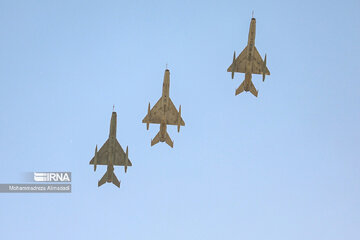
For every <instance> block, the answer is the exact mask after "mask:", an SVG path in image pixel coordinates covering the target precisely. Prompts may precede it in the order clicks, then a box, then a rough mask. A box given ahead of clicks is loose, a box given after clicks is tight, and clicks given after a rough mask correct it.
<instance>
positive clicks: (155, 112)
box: [142, 97, 164, 124]
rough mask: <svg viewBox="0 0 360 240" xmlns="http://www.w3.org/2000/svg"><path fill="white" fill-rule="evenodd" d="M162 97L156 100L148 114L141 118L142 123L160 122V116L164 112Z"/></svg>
mask: <svg viewBox="0 0 360 240" xmlns="http://www.w3.org/2000/svg"><path fill="white" fill-rule="evenodd" d="M161 101H162V97H161V98H160V99H159V100H158V101H157V103H156V104H155V105H154V106H153V107H152V109H151V110H150V116H149V114H147V115H146V116H145V118H144V119H143V120H142V122H143V123H147V122H150V123H159V124H160V123H161V119H162V116H163V114H164V107H163V105H162V102H161Z"/></svg>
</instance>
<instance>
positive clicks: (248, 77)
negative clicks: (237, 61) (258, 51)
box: [244, 18, 256, 92]
mask: <svg viewBox="0 0 360 240" xmlns="http://www.w3.org/2000/svg"><path fill="white" fill-rule="evenodd" d="M255 33H256V19H255V18H252V19H251V22H250V28H249V37H248V45H247V53H246V54H247V57H246V58H247V63H246V67H245V69H246V71H245V84H244V90H245V91H247V92H248V91H250V83H251V78H252V75H251V73H252V63H253V60H252V59H253V55H254V47H255Z"/></svg>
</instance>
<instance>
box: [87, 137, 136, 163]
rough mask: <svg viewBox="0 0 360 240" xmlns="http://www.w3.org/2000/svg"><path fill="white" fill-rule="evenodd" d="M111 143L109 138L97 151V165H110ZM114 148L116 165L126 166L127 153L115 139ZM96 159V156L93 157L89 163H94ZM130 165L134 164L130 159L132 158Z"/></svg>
mask: <svg viewBox="0 0 360 240" xmlns="http://www.w3.org/2000/svg"><path fill="white" fill-rule="evenodd" d="M111 150H112V149H111V144H110V141H109V139H108V140H107V141H106V142H105V143H104V145H103V146H102V147H101V148H100V150H99V151H98V152H97V163H96V165H108V161H109V153H110V152H111ZM114 150H115V159H114V162H113V164H114V165H115V166H124V165H125V160H126V154H125V152H124V150H123V149H122V147H121V146H120V144H119V142H118V141H117V140H116V139H115V145H114ZM94 159H95V156H94V157H93V158H92V159H91V161H90V163H89V164H92V165H94ZM128 160H129V162H128V166H132V163H131V161H130V159H128Z"/></svg>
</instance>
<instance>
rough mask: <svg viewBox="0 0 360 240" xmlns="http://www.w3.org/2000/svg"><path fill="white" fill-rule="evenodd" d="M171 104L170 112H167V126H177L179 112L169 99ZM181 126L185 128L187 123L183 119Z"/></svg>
mask: <svg viewBox="0 0 360 240" xmlns="http://www.w3.org/2000/svg"><path fill="white" fill-rule="evenodd" d="M169 103H170V106H169V110H168V111H167V112H166V124H168V125H177V121H178V117H179V112H178V110H177V109H176V107H175V105H174V103H173V102H172V101H171V99H170V98H169ZM180 125H181V126H185V122H184V120H183V119H182V118H181V120H180Z"/></svg>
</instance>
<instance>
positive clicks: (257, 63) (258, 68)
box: [252, 47, 270, 75]
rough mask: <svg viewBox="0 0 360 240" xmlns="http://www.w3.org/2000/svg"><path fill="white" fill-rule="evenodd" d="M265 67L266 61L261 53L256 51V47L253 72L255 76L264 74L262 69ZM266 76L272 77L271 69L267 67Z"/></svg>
mask: <svg viewBox="0 0 360 240" xmlns="http://www.w3.org/2000/svg"><path fill="white" fill-rule="evenodd" d="M263 65H264V61H263V59H262V58H261V56H260V53H259V52H258V50H257V49H256V47H254V57H253V70H252V73H254V74H262V71H263V69H262V67H263ZM265 75H270V71H269V69H268V68H267V67H266V70H265Z"/></svg>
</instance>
